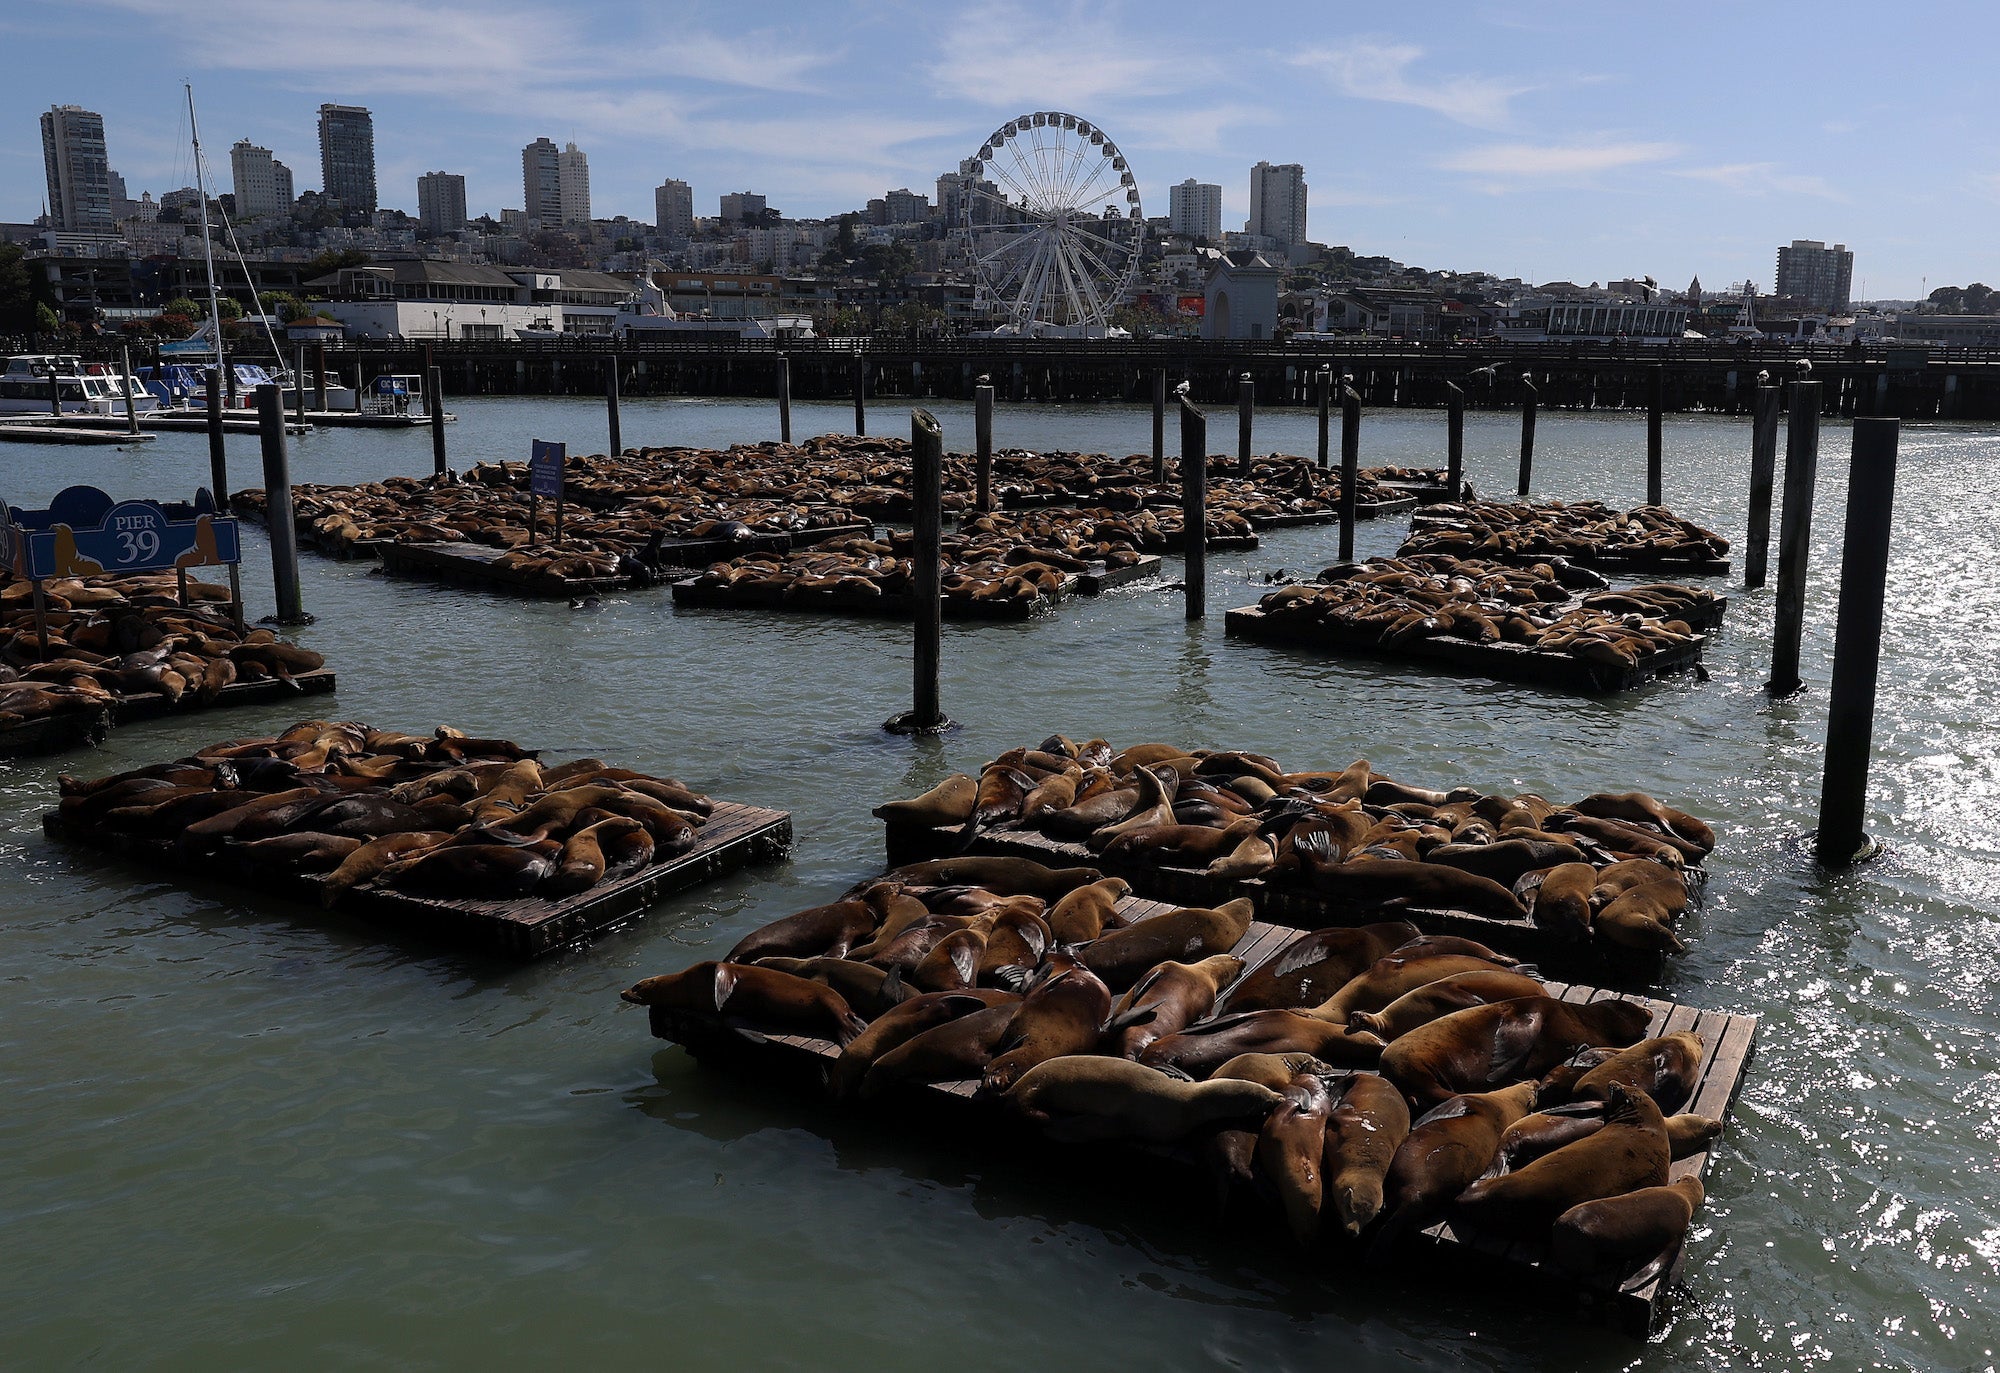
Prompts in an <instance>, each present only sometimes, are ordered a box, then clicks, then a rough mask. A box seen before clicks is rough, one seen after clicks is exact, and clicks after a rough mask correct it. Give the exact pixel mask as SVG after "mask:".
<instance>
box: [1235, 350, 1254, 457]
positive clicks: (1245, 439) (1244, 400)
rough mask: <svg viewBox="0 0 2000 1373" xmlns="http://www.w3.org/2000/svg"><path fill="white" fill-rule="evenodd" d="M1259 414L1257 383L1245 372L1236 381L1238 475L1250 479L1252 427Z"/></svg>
mask: <svg viewBox="0 0 2000 1373" xmlns="http://www.w3.org/2000/svg"><path fill="white" fill-rule="evenodd" d="M1256 413H1257V383H1255V382H1254V381H1252V380H1250V374H1249V373H1248V372H1245V373H1244V374H1243V375H1242V376H1240V377H1238V378H1237V379H1236V475H1237V476H1239V477H1242V478H1243V479H1244V480H1246V481H1247V480H1249V477H1250V426H1251V423H1252V422H1253V420H1254V419H1255V416H1256Z"/></svg>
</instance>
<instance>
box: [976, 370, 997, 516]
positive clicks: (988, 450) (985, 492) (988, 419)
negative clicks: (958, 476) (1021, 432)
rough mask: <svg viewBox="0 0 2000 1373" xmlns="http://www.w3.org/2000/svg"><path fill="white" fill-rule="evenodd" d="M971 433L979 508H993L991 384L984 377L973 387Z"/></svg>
mask: <svg viewBox="0 0 2000 1373" xmlns="http://www.w3.org/2000/svg"><path fill="white" fill-rule="evenodd" d="M972 396H973V401H972V405H973V412H972V435H973V443H974V446H975V449H976V451H975V454H974V457H975V461H976V463H977V478H978V482H979V490H978V492H977V493H976V494H977V496H978V500H979V508H980V509H981V510H991V509H992V508H993V385H992V383H991V382H989V381H988V380H987V379H986V378H985V377H981V378H980V379H979V385H978V386H976V387H974V388H973V391H972Z"/></svg>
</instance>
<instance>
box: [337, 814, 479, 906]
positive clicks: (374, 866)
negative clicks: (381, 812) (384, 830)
mask: <svg viewBox="0 0 2000 1373" xmlns="http://www.w3.org/2000/svg"><path fill="white" fill-rule="evenodd" d="M450 837H451V836H450V835H449V834H446V833H444V832H443V831H432V832H429V833H425V832H422V831H414V832H411V831H405V832H400V833H396V834H385V835H383V836H382V837H381V838H380V839H371V840H369V841H368V842H367V843H365V844H362V845H361V846H360V847H359V848H356V849H355V850H354V851H353V852H351V853H349V854H348V855H347V857H345V858H343V859H342V860H341V861H340V866H339V867H337V868H335V869H334V870H333V871H332V872H331V873H328V874H327V877H326V881H325V882H324V883H322V884H321V886H320V901H321V903H322V904H324V905H328V906H331V905H332V904H333V903H334V902H336V901H337V900H339V899H340V895H341V893H342V892H345V891H347V890H348V889H349V888H351V887H357V886H359V885H361V884H362V883H363V882H371V881H373V880H374V879H375V878H376V877H377V876H378V875H379V874H380V873H381V872H382V870H383V869H385V868H387V867H389V866H390V865H391V864H393V863H396V862H399V861H401V860H402V859H405V858H408V857H410V856H411V855H413V854H417V853H422V852H424V851H425V850H427V849H434V848H436V847H437V846H438V845H440V844H442V843H444V842H445V840H447V839H449V838H450Z"/></svg>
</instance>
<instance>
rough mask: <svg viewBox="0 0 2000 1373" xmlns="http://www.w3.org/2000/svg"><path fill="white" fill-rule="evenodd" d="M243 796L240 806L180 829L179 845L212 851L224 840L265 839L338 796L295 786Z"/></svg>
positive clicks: (202, 850)
mask: <svg viewBox="0 0 2000 1373" xmlns="http://www.w3.org/2000/svg"><path fill="white" fill-rule="evenodd" d="M243 795H244V796H245V800H244V802H243V804H242V805H240V806H235V807H232V808H231V809H229V810H225V811H223V812H221V813H220V814H217V815H211V816H209V817H208V818H207V819H205V820H198V821H196V822H195V823H193V824H191V825H189V826H188V827H187V828H186V829H184V830H182V831H181V834H180V843H181V845H182V846H183V847H185V848H187V849H189V850H191V851H193V852H195V853H211V852H213V851H214V850H215V849H216V848H218V847H220V846H221V844H222V843H223V842H224V841H225V840H230V839H235V840H238V841H243V842H247V841H249V840H252V839H268V838H269V837H270V836H272V835H274V834H282V833H283V832H284V831H285V830H287V829H289V828H290V827H291V826H292V825H294V824H296V823H298V822H299V821H301V820H304V819H306V818H308V817H309V816H310V815H311V814H312V813H313V812H314V811H316V810H320V809H323V808H324V807H326V806H330V805H332V804H333V803H334V802H335V801H337V800H339V799H340V798H339V797H338V796H336V795H333V794H330V793H327V792H323V791H319V790H317V789H315V788H313V787H294V788H291V789H289V790H286V791H278V792H271V793H269V794H267V795H263V796H251V795H249V794H248V793H243Z"/></svg>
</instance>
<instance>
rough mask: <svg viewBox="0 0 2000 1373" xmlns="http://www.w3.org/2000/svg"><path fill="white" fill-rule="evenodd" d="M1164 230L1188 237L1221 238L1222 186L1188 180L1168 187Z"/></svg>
mask: <svg viewBox="0 0 2000 1373" xmlns="http://www.w3.org/2000/svg"><path fill="white" fill-rule="evenodd" d="M1167 211H1168V214H1167V227H1168V229H1169V230H1170V231H1171V232H1173V233H1177V234H1185V235H1187V236H1188V237H1189V238H1206V239H1209V240H1211V241H1213V240H1216V239H1220V238H1221V237H1222V187H1220V186H1210V185H1205V184H1204V183H1202V182H1199V181H1196V180H1195V179H1194V178H1193V177H1189V178H1188V179H1187V180H1186V181H1183V182H1181V184H1180V185H1178V186H1170V187H1168V188H1167Z"/></svg>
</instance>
